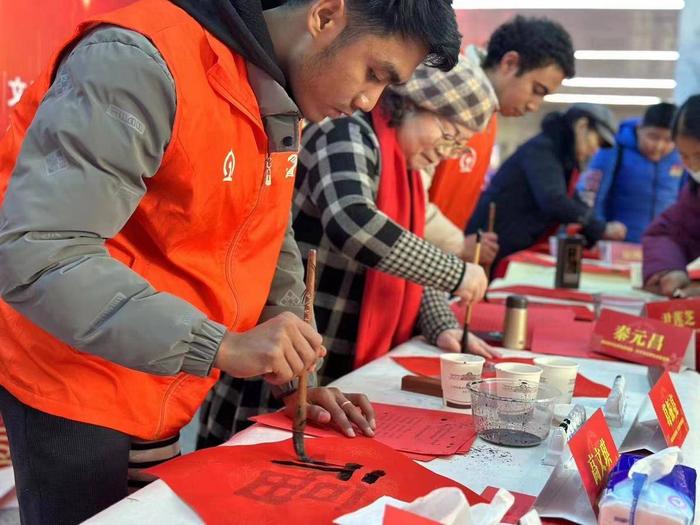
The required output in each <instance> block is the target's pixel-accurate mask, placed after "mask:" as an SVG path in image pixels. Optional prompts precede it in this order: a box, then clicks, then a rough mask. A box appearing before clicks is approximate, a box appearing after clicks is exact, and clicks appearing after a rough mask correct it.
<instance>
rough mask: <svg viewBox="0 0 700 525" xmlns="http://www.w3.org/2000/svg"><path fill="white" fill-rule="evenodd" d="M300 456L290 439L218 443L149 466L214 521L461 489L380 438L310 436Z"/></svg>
mask: <svg viewBox="0 0 700 525" xmlns="http://www.w3.org/2000/svg"><path fill="white" fill-rule="evenodd" d="M305 448H306V452H307V454H308V455H309V456H310V457H311V458H312V459H313V460H314V461H315V462H316V463H305V462H300V461H299V460H298V459H297V457H296V455H295V454H294V447H293V445H292V440H291V439H289V440H285V441H279V442H276V443H264V444H258V445H246V446H234V447H215V448H209V449H205V450H200V451H198V452H194V453H192V454H186V455H184V456H182V457H180V458H178V459H175V460H172V461H168V462H166V463H163V464H162V465H158V466H157V467H154V468H152V469H150V470H149V471H148V472H150V473H151V474H154V475H155V476H158V477H159V478H161V479H162V480H163V481H164V482H165V483H167V484H168V486H169V487H170V488H171V489H172V490H173V491H174V492H175V493H176V494H177V495H178V496H179V497H180V498H182V499H183V500H184V501H185V502H186V503H187V504H188V505H190V506H191V507H192V508H193V509H194V510H195V511H196V512H197V514H199V516H200V518H202V520H203V521H204V522H205V523H207V524H209V525H218V524H227V525H235V524H245V525H250V524H253V523H255V524H262V525H267V524H276V523H280V522H282V523H285V525H297V524H298V525H303V524H308V523H331V522H332V521H333V519H334V518H337V517H338V516H342V515H343V514H347V513H349V512H353V511H355V510H357V509H359V508H362V507H364V506H366V505H369V504H370V503H372V502H373V501H374V500H376V499H377V498H379V497H380V496H392V497H394V498H397V499H400V500H402V501H413V500H414V499H416V498H418V497H420V496H424V495H425V494H427V493H428V492H430V491H432V490H435V489H437V488H439V487H457V488H459V489H461V490H462V491H463V492H464V494H465V496H466V498H467V500H468V501H469V502H470V503H471V504H476V503H482V502H483V501H484V500H483V498H481V496H479V495H478V494H476V493H474V492H472V491H471V490H469V489H468V488H467V487H464V486H462V485H460V484H458V483H456V482H454V481H452V480H450V479H448V478H445V477H443V476H440V475H438V474H435V473H433V472H431V471H429V470H428V469H426V468H424V467H421V466H420V465H418V464H417V463H415V462H414V461H411V460H410V459H408V458H406V457H404V456H403V455H402V454H399V453H398V452H396V451H394V450H392V449H391V448H389V447H387V446H385V445H383V444H381V443H379V442H377V441H376V440H374V439H368V438H361V437H358V438H355V439H353V440H347V439H343V438H322V439H309V440H307V441H306V443H305Z"/></svg>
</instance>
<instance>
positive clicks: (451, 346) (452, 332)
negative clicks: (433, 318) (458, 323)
mask: <svg viewBox="0 0 700 525" xmlns="http://www.w3.org/2000/svg"><path fill="white" fill-rule="evenodd" d="M463 333H464V330H462V329H461V328H450V329H448V330H444V331H442V332H441V333H440V335H439V336H438V337H437V340H436V341H435V343H436V344H437V346H438V348H441V349H442V350H446V351H448V352H456V353H458V352H461V350H462V334H463ZM468 350H469V353H471V354H475V355H480V356H483V357H485V358H486V359H491V358H493V353H492V352H493V348H492V347H491V345H489V344H488V343H486V342H485V341H484V340H483V339H481V338H479V337H477V336H475V335H474V334H472V333H471V332H470V333H469V348H468Z"/></svg>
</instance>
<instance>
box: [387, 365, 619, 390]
mask: <svg viewBox="0 0 700 525" xmlns="http://www.w3.org/2000/svg"><path fill="white" fill-rule="evenodd" d="M392 359H393V360H394V361H396V362H397V363H398V364H400V365H401V366H403V367H404V368H405V369H406V370H409V371H410V372H413V373H414V374H416V375H419V376H426V377H440V358H439V357H434V356H394V357H392ZM504 362H511V363H513V362H514V363H524V364H528V365H531V364H533V363H534V361H533V360H532V359H531V358H525V357H502V358H494V359H492V360H489V361H487V362H486V367H485V368H484V372H483V374H482V378H488V377H496V374H495V372H493V370H489V369H491V368H492V366H489V365H493V364H495V363H504ZM609 395H610V388H609V387H607V386H605V385H601V384H600V383H596V382H595V381H591V380H590V379H588V378H587V377H586V376H584V375H581V374H578V375H577V376H576V385H575V386H574V397H608V396H609Z"/></svg>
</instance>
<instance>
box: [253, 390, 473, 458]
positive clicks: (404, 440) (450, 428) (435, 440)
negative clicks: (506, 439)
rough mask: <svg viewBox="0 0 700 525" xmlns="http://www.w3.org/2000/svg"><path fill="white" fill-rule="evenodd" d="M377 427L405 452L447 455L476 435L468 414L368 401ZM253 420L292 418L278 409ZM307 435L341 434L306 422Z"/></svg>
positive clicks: (288, 424) (283, 424)
mask: <svg viewBox="0 0 700 525" xmlns="http://www.w3.org/2000/svg"><path fill="white" fill-rule="evenodd" d="M372 406H373V407H374V411H375V415H376V420H377V430H376V434H375V437H374V439H375V440H377V441H380V442H381V443H384V444H385V445H387V446H389V447H391V448H393V449H394V450H400V451H405V452H411V453H415V454H424V455H430V456H449V455H452V454H455V453H458V452H459V451H460V450H463V449H464V447H465V446H466V444H467V443H468V444H469V446H471V443H472V442H473V441H474V440H475V439H476V430H475V428H474V421H473V419H472V416H470V415H468V414H456V413H453V412H446V411H442V410H427V409H425V408H414V407H405V406H398V405H387V404H384V403H372ZM251 419H252V420H253V421H256V422H257V423H261V424H263V425H267V426H273V427H275V428H282V429H285V430H291V428H292V421H291V420H290V419H289V418H288V417H287V416H285V415H284V414H282V413H280V412H274V413H272V414H263V415H260V416H255V417H253V418H251ZM306 433H307V434H308V435H310V436H341V435H342V434H340V432H338V431H337V430H335V429H333V428H331V427H320V426H317V425H311V424H308V423H307V425H306Z"/></svg>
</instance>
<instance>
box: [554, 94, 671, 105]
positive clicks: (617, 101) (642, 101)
mask: <svg viewBox="0 0 700 525" xmlns="http://www.w3.org/2000/svg"><path fill="white" fill-rule="evenodd" d="M544 100H545V102H551V103H553V104H575V103H577V102H590V103H591V104H603V105H608V106H651V105H652V104H658V103H659V102H661V99H660V98H659V97H641V96H630V95H586V94H583V93H555V94H553V95H547V96H546V97H544Z"/></svg>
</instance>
